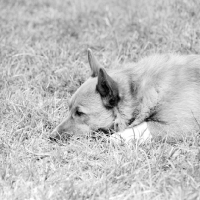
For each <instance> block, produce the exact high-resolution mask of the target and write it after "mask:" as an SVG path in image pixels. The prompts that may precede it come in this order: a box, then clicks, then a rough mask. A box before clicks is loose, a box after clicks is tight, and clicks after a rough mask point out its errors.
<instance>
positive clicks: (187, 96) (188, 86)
mask: <svg viewBox="0 0 200 200" xmlns="http://www.w3.org/2000/svg"><path fill="white" fill-rule="evenodd" d="M122 73H123V74H126V76H127V77H129V84H132V83H133V82H134V83H135V84H137V87H136V90H137V91H136V92H135V93H134V95H135V96H134V95H133V96H132V98H133V99H134V98H136V99H137V102H138V104H139V106H138V109H139V110H137V112H138V113H139V114H137V117H136V121H137V119H138V118H139V121H138V124H139V123H141V122H142V121H143V120H145V121H148V124H149V126H150V129H152V131H151V132H152V133H153V134H156V135H157V134H163V132H165V133H168V134H170V135H176V136H177V135H178V136H180V134H181V133H183V134H184V133H193V132H197V131H198V130H199V124H200V56H196V55H192V56H180V55H173V54H167V55H153V56H150V57H147V58H144V59H143V60H141V61H140V62H139V63H137V64H136V65H135V66H133V67H131V66H129V67H128V68H126V69H124V70H123V72H122ZM135 125H137V124H135Z"/></svg>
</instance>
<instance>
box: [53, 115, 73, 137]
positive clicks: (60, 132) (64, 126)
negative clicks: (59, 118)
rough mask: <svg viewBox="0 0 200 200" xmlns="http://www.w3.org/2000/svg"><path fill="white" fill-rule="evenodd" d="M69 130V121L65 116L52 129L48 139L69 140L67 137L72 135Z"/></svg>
mask: <svg viewBox="0 0 200 200" xmlns="http://www.w3.org/2000/svg"><path fill="white" fill-rule="evenodd" d="M69 131H70V122H69V118H67V119H66V120H64V121H63V122H62V123H60V124H59V125H58V126H57V127H56V128H55V129H54V130H53V131H52V133H51V134H50V136H49V139H50V140H51V141H58V140H69V138H70V137H71V135H72V134H71V133H70V132H69Z"/></svg>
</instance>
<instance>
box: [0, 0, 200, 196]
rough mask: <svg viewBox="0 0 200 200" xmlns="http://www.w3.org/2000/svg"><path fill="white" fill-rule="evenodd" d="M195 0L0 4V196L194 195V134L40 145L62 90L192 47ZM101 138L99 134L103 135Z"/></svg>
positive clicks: (198, 183)
mask: <svg viewBox="0 0 200 200" xmlns="http://www.w3.org/2000/svg"><path fill="white" fill-rule="evenodd" d="M199 7H200V3H199V1H198V0H184V1H182V0H169V1H166V0H157V1H156V0H141V1H138V0H125V1H120V0H110V1H107V0H95V1H93V0H82V1H79V0H71V1H70V0H65V1H62V0H34V1H31V0H16V1H14V0H1V1H0V13H1V14H0V123H1V126H0V199H2V200H3V199H18V200H20V199H108V200H122V199H123V200H129V199H130V200H132V199H136V200H139V199H151V200H152V199H157V200H162V199H175V200H177V199H185V200H192V199H200V165H199V162H200V151H199V146H198V145H199V142H198V139H197V138H193V140H191V141H185V142H183V143H180V144H174V145H172V144H165V143H152V144H150V145H144V146H140V147H137V146H133V148H131V149H130V148H129V147H126V146H121V147H113V146H110V145H109V143H107V142H105V141H104V140H102V138H100V139H99V140H97V141H94V140H92V139H87V138H81V139H80V140H76V138H74V140H71V141H70V142H69V143H67V144H57V143H50V142H49V140H48V135H49V133H50V132H51V130H52V129H53V128H54V127H55V126H56V124H58V123H59V122H60V121H61V120H62V119H63V118H64V116H65V115H66V113H67V109H68V100H69V98H70V96H71V94H72V93H73V92H74V91H75V90H76V89H77V88H78V87H79V85H80V84H81V83H82V82H83V81H84V80H85V79H86V78H87V77H88V76H89V68H88V63H87V57H86V50H87V48H88V47H90V48H91V49H93V50H94V52H95V55H97V57H98V58H99V60H100V61H101V63H103V64H104V65H105V66H106V67H114V66H116V65H119V64H120V63H124V62H126V61H136V60H138V59H139V58H140V57H142V56H145V55H147V54H150V53H152V52H169V51H170V52H182V53H188V54H189V53H200V26H199V22H200V12H199ZM104 137H105V136H103V138H104Z"/></svg>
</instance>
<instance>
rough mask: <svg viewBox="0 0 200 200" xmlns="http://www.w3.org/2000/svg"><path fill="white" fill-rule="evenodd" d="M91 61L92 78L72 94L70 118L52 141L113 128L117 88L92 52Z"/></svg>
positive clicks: (68, 117)
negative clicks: (57, 138)
mask: <svg viewBox="0 0 200 200" xmlns="http://www.w3.org/2000/svg"><path fill="white" fill-rule="evenodd" d="M88 61H89V65H90V68H91V71H92V74H91V77H90V78H89V79H88V80H87V81H86V82H85V83H83V84H82V85H81V86H80V88H79V89H78V90H77V91H76V92H75V93H74V94H73V96H72V98H71V100H70V103H69V113H68V116H67V118H66V119H65V120H64V121H63V122H62V123H61V124H60V125H58V126H57V127H56V129H55V130H54V131H53V134H52V137H53V138H55V137H58V136H59V137H61V138H63V137H66V136H68V134H82V133H86V132H89V131H95V130H98V129H109V128H111V127H113V125H114V120H115V118H116V116H115V112H114V109H115V108H116V106H117V104H118V102H119V100H120V97H119V91H118V85H117V83H116V82H115V81H114V80H113V79H112V78H111V77H110V76H109V75H108V74H107V73H106V71H105V70H104V69H103V68H102V67H101V66H100V64H99V63H98V62H97V60H96V59H95V57H94V56H93V54H92V52H91V51H90V50H88Z"/></svg>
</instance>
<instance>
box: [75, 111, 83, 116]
mask: <svg viewBox="0 0 200 200" xmlns="http://www.w3.org/2000/svg"><path fill="white" fill-rule="evenodd" d="M75 114H76V116H79V117H80V116H82V115H84V113H83V112H81V111H79V110H76V113H75Z"/></svg>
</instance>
